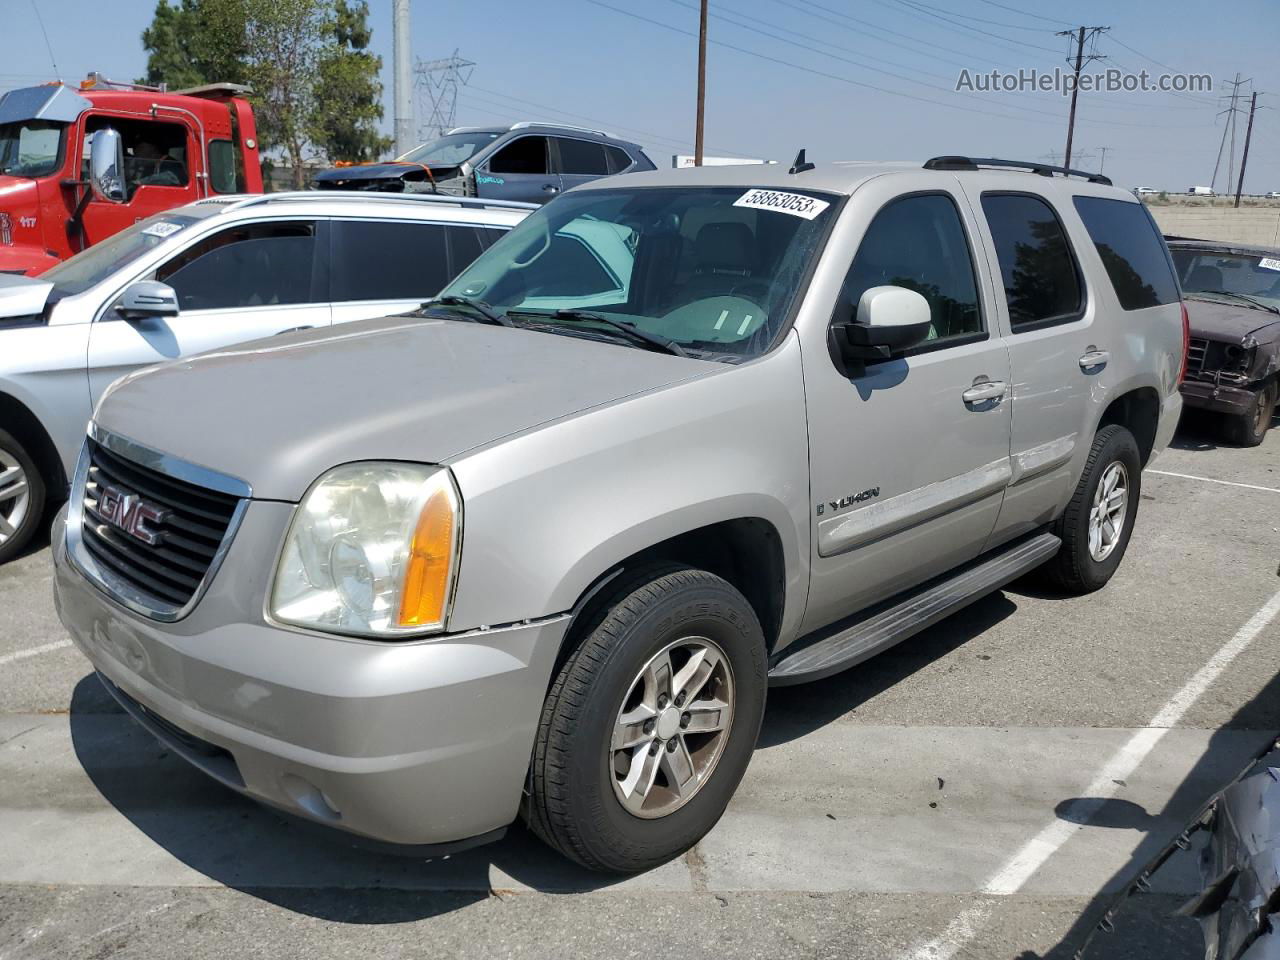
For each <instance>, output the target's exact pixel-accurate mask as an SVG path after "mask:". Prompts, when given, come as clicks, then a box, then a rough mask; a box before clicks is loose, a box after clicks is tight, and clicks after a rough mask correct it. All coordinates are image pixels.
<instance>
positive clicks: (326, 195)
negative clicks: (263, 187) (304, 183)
mask: <svg viewBox="0 0 1280 960" xmlns="http://www.w3.org/2000/svg"><path fill="white" fill-rule="evenodd" d="M295 200H316V201H323V200H337V201H339V202H341V201H350V202H359V201H363V202H366V203H453V204H457V205H458V206H460V207H479V208H485V207H492V208H496V209H501V210H536V209H538V204H536V203H524V202H522V201H519V200H486V199H484V198H483V197H455V196H453V195H452V194H448V193H380V192H378V191H374V190H288V191H282V192H280V193H260V194H254V195H253V196H249V197H245V198H244V199H241V200H235V201H233V202H231V203H227V204H226V209H227V210H240V209H243V208H244V207H254V206H259V205H261V204H265V203H277V202H280V201H286V202H287V201H295ZM196 203H198V204H217V203H226V201H225V200H222V199H221V198H218V197H203V198H201V199H200V200H197V201H196Z"/></svg>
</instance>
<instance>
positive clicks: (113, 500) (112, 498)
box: [98, 487, 169, 547]
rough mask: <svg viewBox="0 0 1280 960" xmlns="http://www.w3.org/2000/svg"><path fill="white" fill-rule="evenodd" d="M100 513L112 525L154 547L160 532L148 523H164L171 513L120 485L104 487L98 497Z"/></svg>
mask: <svg viewBox="0 0 1280 960" xmlns="http://www.w3.org/2000/svg"><path fill="white" fill-rule="evenodd" d="M98 513H99V514H100V515H101V517H102V519H103V520H105V521H107V523H109V524H111V526H113V527H115V528H116V529H118V530H123V531H124V532H125V533H127V534H128V535H129V536H131V537H133V538H134V539H135V540H141V541H142V542H143V543H145V544H147V545H148V546H152V547H154V546H155V545H156V544H157V543H159V542H160V534H159V533H158V532H157V531H156V530H153V529H152V528H151V527H149V526H147V524H148V523H164V520H165V517H167V516H168V515H169V511H168V510H162V509H160V508H159V507H156V506H153V505H152V504H150V503H147V501H145V500H143V499H142V498H141V497H139V496H138V495H137V494H134V493H128V492H126V491H124V490H121V489H120V488H119V487H105V488H103V491H102V495H101V496H100V497H99V498H98Z"/></svg>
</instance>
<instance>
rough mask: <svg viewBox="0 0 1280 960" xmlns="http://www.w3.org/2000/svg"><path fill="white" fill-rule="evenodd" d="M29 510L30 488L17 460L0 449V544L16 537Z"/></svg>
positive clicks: (25, 474)
mask: <svg viewBox="0 0 1280 960" xmlns="http://www.w3.org/2000/svg"><path fill="white" fill-rule="evenodd" d="M30 509H31V486H30V484H29V483H28V482H27V473H26V471H25V470H23V469H22V464H21V463H19V462H18V458H17V457H16V456H14V454H13V453H12V452H10V451H9V450H5V449H4V448H3V447H0V544H3V543H7V542H8V541H9V540H11V539H12V538H13V537H15V536H17V534H18V531H19V530H21V529H22V526H23V524H25V523H26V522H27V513H28V512H29V511H30Z"/></svg>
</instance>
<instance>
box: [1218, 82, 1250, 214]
mask: <svg viewBox="0 0 1280 960" xmlns="http://www.w3.org/2000/svg"><path fill="white" fill-rule="evenodd" d="M1227 83H1228V84H1230V85H1231V93H1230V94H1228V95H1227V96H1226V97H1224V98H1222V99H1223V102H1224V103H1226V104H1227V108H1226V109H1225V110H1223V111H1222V112H1221V113H1219V114H1218V116H1220V117H1226V118H1227V121H1226V123H1224V124H1223V125H1222V142H1221V143H1219V144H1218V159H1217V160H1216V161H1215V162H1214V164H1213V179H1212V180H1210V181H1209V186H1210V187H1212V188H1214V189H1216V188H1217V186H1218V170H1219V169H1220V168H1221V167H1222V151H1223V150H1224V149H1225V148H1226V147H1227V145H1228V135H1229V136H1230V147H1231V149H1230V151H1229V152H1228V153H1227V187H1226V191H1224V192H1230V190H1231V175H1232V173H1233V172H1234V170H1235V163H1236V116H1237V115H1239V114H1241V113H1244V108H1242V107H1241V106H1240V97H1241V93H1240V88H1241V87H1243V86H1244V85H1245V84H1246V83H1253V81H1252V80H1241V79H1240V74H1238V73H1237V74H1236V78H1235V79H1234V80H1228V81H1227Z"/></svg>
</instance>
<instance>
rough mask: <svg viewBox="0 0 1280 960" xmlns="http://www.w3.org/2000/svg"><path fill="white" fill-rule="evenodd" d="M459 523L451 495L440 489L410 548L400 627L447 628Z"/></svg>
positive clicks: (420, 519)
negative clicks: (445, 615) (444, 624)
mask: <svg viewBox="0 0 1280 960" xmlns="http://www.w3.org/2000/svg"><path fill="white" fill-rule="evenodd" d="M456 523H457V516H456V511H455V509H454V502H453V497H452V496H451V494H450V491H449V490H448V489H447V488H438V489H436V490H435V491H434V492H433V493H432V494H431V496H430V497H428V498H427V502H426V504H425V505H424V506H423V508H422V513H421V514H420V515H419V517H418V526H417V528H416V529H415V530H414V532H413V541H412V542H411V543H410V544H409V563H408V565H407V566H406V568H405V575H404V589H403V590H402V591H401V594H400V618H399V626H401V627H420V626H433V625H443V623H444V613H445V609H446V607H447V605H448V602H449V584H450V576H449V573H450V570H449V568H450V566H451V565H452V563H453V542H454V533H455V524H456Z"/></svg>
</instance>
